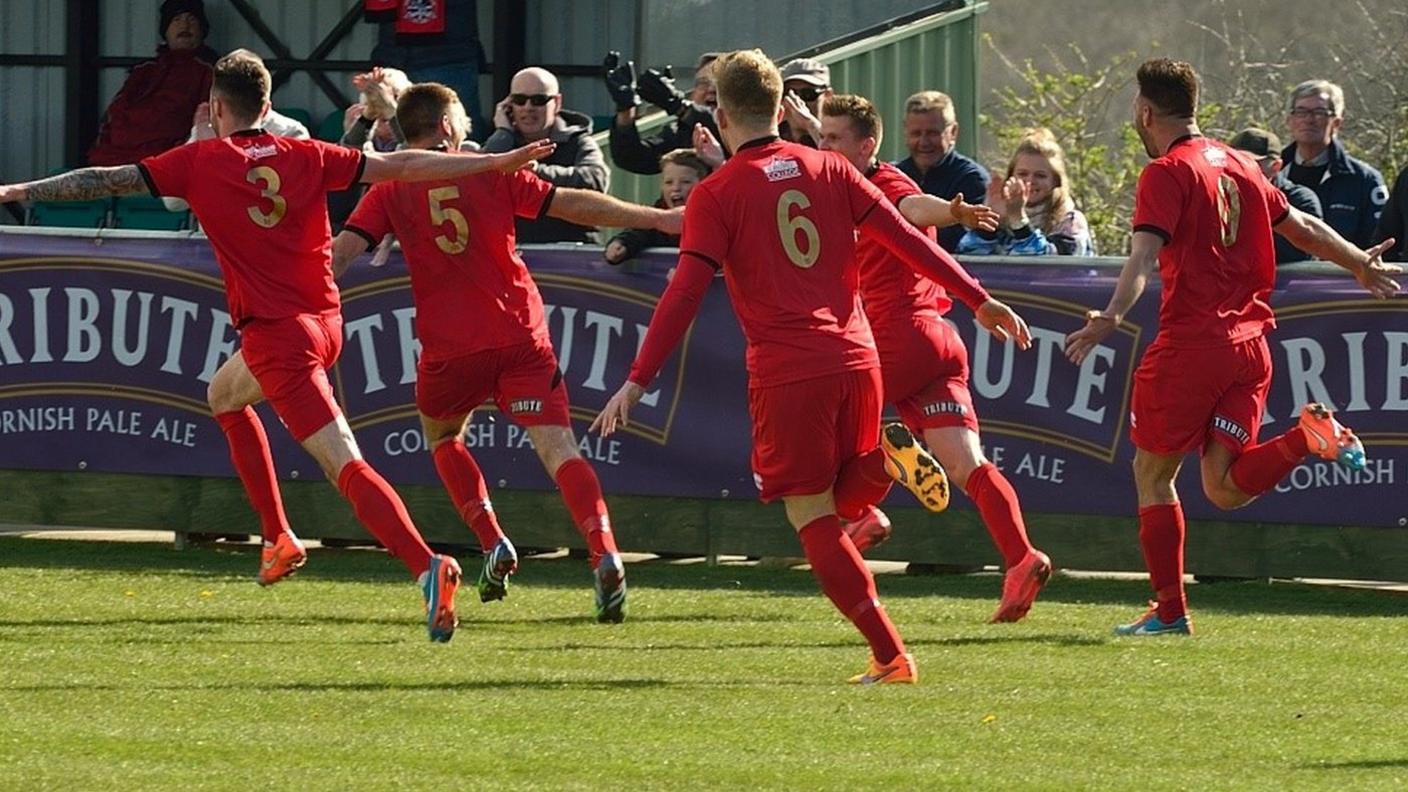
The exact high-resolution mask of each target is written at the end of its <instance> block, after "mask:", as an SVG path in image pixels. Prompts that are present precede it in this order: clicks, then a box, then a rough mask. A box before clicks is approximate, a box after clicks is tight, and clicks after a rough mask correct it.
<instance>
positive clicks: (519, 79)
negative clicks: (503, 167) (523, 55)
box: [484, 66, 611, 244]
mask: <svg viewBox="0 0 1408 792" xmlns="http://www.w3.org/2000/svg"><path fill="white" fill-rule="evenodd" d="M494 127H495V129H494V133H493V134H492V135H490V136H489V139H488V140H486V141H484V151H485V152H487V153H498V152H504V151H510V150H512V149H514V148H517V147H519V146H522V145H523V144H524V143H530V142H532V141H535V140H544V139H546V140H551V141H552V142H553V143H555V144H556V145H557V150H556V151H554V152H553V153H552V154H551V155H550V156H548V157H546V158H544V159H542V160H540V161H539V162H538V163H537V165H536V168H535V171H534V172H535V173H536V174H537V175H538V177H539V178H541V179H543V180H544V181H547V182H551V183H552V184H554V185H556V186H558V187H575V188H577V189H583V190H595V191H597V192H606V190H607V186H608V185H609V184H610V182H611V170H610V169H609V168H608V167H607V165H606V158H605V157H603V156H602V154H601V146H599V145H597V143H596V141H595V140H592V120H591V118H590V117H589V116H587V115H584V114H582V113H578V112H576V111H573V110H564V109H562V94H561V93H560V92H559V91H558V86H557V77H555V76H553V73H552V72H550V71H548V70H547V69H542V68H538V67H536V66H530V67H528V68H526V69H523V70H522V71H520V72H518V73H517V74H515V75H513V80H512V82H510V83H509V95H508V96H507V97H505V98H504V99H503V101H501V102H499V103H498V104H497V105H495V107H494ZM517 231H518V241H519V242H590V243H592V244H599V243H600V242H601V237H600V235H599V234H598V233H597V230H596V229H595V228H592V227H590V226H581V225H576V224H574V223H569V222H567V221H565V220H558V219H556V218H552V217H543V218H540V219H537V220H529V219H525V218H521V217H520V218H518V221H517Z"/></svg>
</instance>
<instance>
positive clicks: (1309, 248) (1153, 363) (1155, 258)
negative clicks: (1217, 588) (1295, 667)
mask: <svg viewBox="0 0 1408 792" xmlns="http://www.w3.org/2000/svg"><path fill="white" fill-rule="evenodd" d="M1138 81H1139V92H1138V94H1137V95H1136V96H1135V98H1134V128H1135V130H1136V131H1137V132H1138V133H1139V138H1140V140H1142V141H1143V142H1144V149H1145V151H1146V152H1148V154H1149V156H1150V157H1152V158H1154V159H1153V162H1150V163H1149V164H1148V166H1146V167H1145V168H1144V172H1143V174H1141V175H1140V177H1139V185H1138V187H1137V189H1136V192H1135V199H1134V238H1133V240H1132V242H1131V245H1130V254H1129V258H1128V259H1127V260H1126V261H1125V264H1124V269H1123V270H1121V271H1120V276H1119V280H1118V282H1117V283H1116V285H1115V292H1114V295H1113V296H1111V298H1110V302H1109V305H1107V306H1106V308H1105V310H1103V311H1090V312H1089V313H1088V314H1087V317H1086V324H1085V326H1084V327H1083V328H1081V329H1080V330H1077V331H1076V332H1074V333H1071V334H1070V335H1069V336H1067V338H1066V354H1067V356H1068V357H1069V358H1070V359H1071V360H1072V361H1073V362H1075V363H1077V364H1079V363H1080V362H1081V361H1082V360H1084V359H1085V357H1086V355H1088V354H1090V352H1091V350H1092V349H1094V348H1095V346H1096V345H1097V344H1099V343H1100V342H1101V341H1103V340H1104V339H1105V338H1106V337H1108V336H1109V335H1110V333H1112V332H1114V331H1115V328H1117V327H1118V326H1119V325H1120V322H1122V321H1123V319H1124V316H1125V315H1126V314H1127V313H1128V312H1129V310H1130V308H1132V307H1133V306H1134V303H1135V302H1136V301H1137V300H1138V299H1139V296H1140V294H1142V293H1143V291H1144V286H1145V284H1146V283H1147V281H1148V279H1149V277H1150V275H1151V274H1152V273H1153V271H1154V268H1155V267H1158V269H1159V277H1160V279H1161V280H1162V282H1163V293H1162V295H1161V297H1160V303H1159V332H1158V335H1157V336H1155V338H1154V341H1153V343H1152V344H1150V345H1149V348H1148V349H1147V350H1145V352H1144V358H1143V360H1141V361H1140V364H1139V368H1138V370H1137V371H1135V374H1134V399H1133V404H1132V409H1131V411H1130V417H1129V426H1130V440H1131V441H1132V442H1133V443H1134V449H1135V451H1134V485H1135V488H1136V489H1137V491H1138V495H1139V543H1140V545H1141V546H1142V548H1143V550H1144V561H1145V563H1146V565H1147V566H1148V569H1149V582H1150V584H1151V585H1152V586H1153V589H1154V596H1155V601H1154V602H1152V603H1150V605H1151V607H1150V609H1149V610H1148V612H1147V613H1145V614H1144V615H1143V616H1141V617H1139V618H1138V619H1136V620H1134V621H1133V622H1131V623H1129V624H1124V625H1121V626H1119V627H1116V628H1115V632H1116V633H1117V634H1119V635H1168V634H1175V635H1189V634H1191V633H1192V632H1193V624H1192V621H1191V620H1190V619H1189V618H1188V611H1187V597H1186V595H1185V593H1184V590H1183V535H1184V523H1183V509H1182V507H1181V506H1180V505H1179V500H1178V493H1177V492H1175V491H1174V486H1173V484H1174V479H1175V478H1176V477H1177V475H1178V469H1179V467H1181V466H1182V464H1183V457H1184V456H1185V455H1187V453H1188V452H1189V451H1192V450H1193V449H1195V448H1196V449H1198V450H1199V451H1200V452H1201V454H1202V479H1203V492H1204V493H1206V494H1207V496H1208V499H1209V500H1210V501H1212V503H1213V505H1215V506H1217V507H1218V508H1220V509H1235V508H1237V507H1239V506H1243V505H1245V504H1247V503H1249V502H1250V501H1251V500H1252V499H1254V498H1256V497H1257V496H1258V495H1261V494H1262V493H1264V492H1266V491H1267V490H1269V489H1271V488H1272V487H1273V486H1275V485H1276V482H1278V481H1280V480H1281V479H1282V478H1283V477H1284V476H1285V475H1286V474H1287V473H1289V472H1290V471H1291V469H1292V468H1293V467H1295V466H1296V465H1297V464H1299V463H1300V461H1301V460H1302V459H1303V458H1304V457H1305V456H1306V455H1307V454H1315V455H1317V456H1319V457H1321V458H1323V459H1330V460H1336V461H1338V462H1339V463H1340V464H1343V465H1346V466H1348V467H1351V468H1355V469H1358V468H1362V467H1363V466H1364V447H1363V446H1362V445H1361V444H1360V442H1359V440H1358V439H1357V438H1356V437H1355V436H1354V433H1353V432H1351V431H1350V430H1349V429H1347V428H1346V427H1344V426H1342V425H1341V424H1340V423H1339V422H1338V421H1336V420H1335V418H1334V416H1333V415H1331V412H1330V410H1329V408H1328V407H1327V406H1326V405H1323V404H1316V403H1311V404H1307V405H1305V407H1304V408H1303V409H1302V410H1301V412H1300V420H1299V423H1298V425H1297V426H1295V427H1293V428H1292V429H1291V430H1290V431H1288V432H1286V433H1285V434H1283V435H1280V436H1278V437H1275V438H1273V439H1271V440H1268V441H1266V442H1264V443H1258V442H1257V432H1258V430H1259V429H1260V427H1261V418H1262V413H1263V411H1264V410H1265V405H1266V392H1267V389H1268V387H1269V386H1270V383H1271V353H1270V350H1269V349H1268V347H1267V343H1266V337H1265V334H1266V332H1267V331H1268V330H1271V329H1272V328H1274V327H1275V326H1276V322H1275V316H1274V315H1273V313H1272V311H1271V306H1270V305H1269V304H1268V303H1267V298H1268V297H1269V296H1270V293H1271V288H1272V286H1273V285H1274V284H1275V280H1276V251H1275V248H1274V246H1273V244H1272V242H1273V240H1272V236H1271V234H1272V230H1273V229H1274V230H1275V231H1276V233H1279V234H1281V235H1282V236H1284V237H1285V238H1286V239H1287V240H1288V241H1290V242H1291V243H1292V244H1293V245H1295V246H1296V247H1298V248H1300V249H1302V250H1304V251H1306V252H1307V253H1310V254H1311V255H1313V256H1315V257H1316V258H1318V259H1323V260H1325V261H1332V262H1334V263H1335V264H1338V265H1339V266H1341V267H1343V268H1345V269H1346V270H1348V271H1349V272H1351V273H1352V274H1353V275H1354V277H1355V279H1357V280H1358V281H1359V283H1360V284H1361V285H1362V286H1363V287H1364V288H1365V289H1366V290H1368V292H1369V293H1370V294H1372V295H1373V296H1374V297H1378V298H1386V297H1390V296H1392V295H1393V294H1394V293H1395V292H1397V291H1398V284H1397V283H1396V282H1394V280H1393V279H1392V278H1391V277H1390V275H1392V274H1394V273H1397V272H1400V270H1399V268H1398V267H1395V266H1392V265H1385V264H1384V263H1383V262H1382V260H1381V258H1380V256H1381V255H1382V253H1383V251H1384V250H1387V249H1388V248H1389V247H1390V246H1392V245H1393V240H1391V239H1389V240H1385V241H1384V242H1383V243H1382V244H1379V245H1376V246H1374V247H1373V248H1371V249H1369V250H1367V251H1366V250H1360V249H1359V248H1357V247H1355V246H1354V245H1352V244H1350V243H1349V242H1347V241H1345V239H1344V238H1343V237H1341V236H1340V235H1339V234H1337V233H1335V232H1334V230H1332V229H1331V228H1330V227H1329V226H1328V225H1326V224H1325V223H1324V222H1323V221H1321V220H1320V219H1318V218H1315V217H1312V216H1310V215H1307V214H1305V213H1303V212H1300V211H1298V210H1296V209H1294V208H1292V207H1291V206H1290V205H1289V204H1287V203H1286V197H1285V194H1284V193H1282V192H1281V191H1280V190H1279V189H1277V188H1276V186H1275V185H1273V184H1271V182H1269V181H1267V180H1266V178H1265V177H1263V176H1262V174H1261V171H1260V169H1259V167H1258V165H1257V163H1256V161H1255V160H1253V159H1251V158H1250V157H1249V156H1248V155H1246V154H1243V153H1242V152H1239V151H1235V150H1233V149H1230V148H1228V147H1227V146H1225V145H1223V144H1222V143H1219V142H1218V141H1216V140H1212V139H1210V138H1205V137H1203V136H1202V134H1201V133H1200V132H1199V131H1198V125H1197V122H1196V121H1195V120H1194V118H1195V116H1196V113H1197V109H1198V75H1197V74H1196V73H1195V72H1194V71H1193V67H1192V66H1190V65H1188V64H1187V63H1183V62H1181V61H1172V60H1168V59H1166V58H1159V59H1155V60H1149V61H1146V62H1145V63H1144V64H1143V65H1142V66H1140V67H1139V72H1138Z"/></svg>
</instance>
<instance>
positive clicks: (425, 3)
mask: <svg viewBox="0 0 1408 792" xmlns="http://www.w3.org/2000/svg"><path fill="white" fill-rule="evenodd" d="M402 13H404V14H405V15H406V19H408V20H410V21H411V22H414V23H416V24H417V25H423V24H425V23H427V22H432V21H434V20H435V3H434V2H432V0H406V5H405V8H404V9H403V10H402Z"/></svg>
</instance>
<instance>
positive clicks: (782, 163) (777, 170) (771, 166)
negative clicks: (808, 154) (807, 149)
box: [763, 157, 802, 182]
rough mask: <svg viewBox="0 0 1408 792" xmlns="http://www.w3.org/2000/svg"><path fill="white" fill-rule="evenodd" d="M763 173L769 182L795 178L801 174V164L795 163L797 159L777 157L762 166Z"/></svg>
mask: <svg viewBox="0 0 1408 792" xmlns="http://www.w3.org/2000/svg"><path fill="white" fill-rule="evenodd" d="M763 174H764V175H765V176H767V177H768V181H770V182H780V181H785V180H787V179H795V178H797V177H799V176H801V175H802V166H800V165H798V164H797V160H794V159H783V158H781V157H778V158H776V159H774V160H773V161H771V162H769V163H768V164H767V165H764V166H763Z"/></svg>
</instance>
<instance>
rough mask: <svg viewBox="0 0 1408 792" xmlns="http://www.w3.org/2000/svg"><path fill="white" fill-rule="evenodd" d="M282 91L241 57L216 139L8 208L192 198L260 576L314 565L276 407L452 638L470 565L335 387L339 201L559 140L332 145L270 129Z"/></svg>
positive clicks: (227, 419)
mask: <svg viewBox="0 0 1408 792" xmlns="http://www.w3.org/2000/svg"><path fill="white" fill-rule="evenodd" d="M269 87H270V77H269V71H268V70H267V69H266V68H265V67H264V63H263V61H261V60H260V59H259V57H258V56H256V55H254V54H253V53H250V52H248V51H246V50H235V51H234V52H231V53H230V54H229V55H226V56H225V57H223V58H221V59H220V60H219V61H218V62H217V63H216V65H215V74H214V82H213V84H212V87H211V90H210V115H211V125H212V126H213V127H214V129H215V133H216V135H217V137H216V138H213V139H210V140H202V141H198V142H194V143H188V144H186V145H184V146H181V147H179V148H175V149H172V150H170V151H168V152H166V153H164V154H160V155H158V156H155V157H148V158H147V159H144V160H142V161H141V162H140V163H137V164H136V165H126V166H121V167H115V168H85V169H82V170H77V171H73V172H70V173H66V174H62V175H59V176H54V177H51V178H48V179H42V180H39V181H35V182H30V183H28V184H20V185H13V186H4V187H0V201H11V200H24V199H30V200H42V201H55V200H57V201H65V200H88V199H92V198H97V197H101V196H106V195H123V194H128V193H138V192H143V191H148V192H150V193H151V194H152V195H156V196H165V195H169V196H173V197H177V198H183V199H185V200H186V201H187V203H189V204H190V206H191V210H192V211H194V212H195V213H196V217H197V218H199V219H200V223H201V227H202V228H204V229H205V232H206V235H207V236H208V237H209V238H210V244H211V246H212V247H213V248H214V249H215V257H216V260H217V261H219V263H220V269H221V272H222V273H223V274H224V276H225V284H226V286H225V291H226V296H227V298H228V300H229V307H230V317H231V320H232V322H233V323H234V325H235V327H236V329H238V330H239V333H240V339H241V345H240V350H239V351H238V352H236V353H235V354H234V355H233V356H232V357H231V358H230V359H229V360H227V361H226V362H225V364H224V365H222V366H221V367H220V369H219V371H217V372H216V374H215V377H214V378H213V379H212V381H211V383H210V388H209V393H208V400H209V403H210V406H211V409H212V410H213V411H214V413H215V419H216V420H217V421H218V422H219V423H220V427H221V428H222V429H223V430H224V433H225V437H226V439H227V440H228V441H229V444H230V456H231V458H232V459H233V461H234V465H235V470H236V471H237V472H238V473H239V476H240V480H241V482H243V484H244V487H245V491H246V493H248V495H249V498H250V502H251V503H252V504H253V506H254V508H255V511H256V512H258V513H259V517H260V522H261V525H262V533H263V537H264V548H263V552H262V554H261V559H260V570H259V578H258V580H259V582H260V583H261V584H263V585H266V586H267V585H271V584H273V583H276V582H278V581H279V580H281V579H282V578H283V577H285V576H287V575H289V574H291V573H292V572H293V571H295V570H296V569H298V568H299V567H300V566H302V565H303V563H304V562H305V561H306V559H307V553H306V551H305V550H304V549H303V546H302V543H301V542H299V540H298V539H297V537H295V536H294V534H293V532H292V531H291V530H290V529H289V526H288V520H287V518H286V517H285V515H284V510H283V503H282V501H281V499H280V497H279V490H278V482H277V480H276V479H275V476H274V464H273V458H272V457H271V455H270V452H269V444H268V439H267V437H266V435H265V434H264V428H263V426H262V425H261V423H260V421H259V418H258V416H257V415H256V414H255V412H254V410H253V409H251V405H253V404H256V403H258V402H260V401H262V400H263V399H265V398H268V399H269V401H270V402H271V403H272V404H273V406H274V412H275V413H276V414H277V415H278V416H279V419H280V420H281V421H283V423H284V424H285V425H286V426H287V427H288V430H289V432H290V433H292V434H293V436H294V438H295V439H297V440H298V441H299V442H300V443H301V444H302V445H303V447H304V448H305V449H306V450H307V451H308V453H309V454H311V455H312V456H313V458H314V459H316V460H317V461H318V465H319V466H320V467H321V468H322V470H323V472H324V473H325V474H326V475H327V477H328V478H329V479H330V480H331V481H333V482H335V483H336V484H337V488H338V490H339V491H340V492H341V493H342V494H343V496H345V497H346V498H347V499H348V500H349V501H351V503H352V508H353V511H354V512H356V514H357V518H358V519H359V520H360V521H361V522H362V524H363V525H365V526H366V527H367V529H368V530H369V531H370V532H371V533H372V535H373V536H375V537H376V538H377V539H378V540H379V541H380V542H381V543H382V544H384V545H385V546H386V547H387V548H388V549H389V550H390V551H391V553H392V554H393V555H395V556H396V557H397V558H399V559H400V560H401V561H402V562H403V563H404V564H405V565H406V566H407V567H408V568H409V569H410V571H411V574H412V575H413V576H414V577H415V578H416V579H417V581H418V582H419V584H420V588H421V592H422V594H423V595H424V597H425V601H426V609H427V615H426V627H427V629H428V631H429V633H430V638H431V640H432V641H440V642H444V641H448V640H450V638H451V637H452V636H453V635H454V630H455V627H456V624H457V621H456V618H455V605H454V595H455V591H456V589H457V588H458V586H459V579H460V569H459V564H458V563H457V562H456V561H455V559H453V558H451V557H449V556H442V555H435V554H432V553H431V551H430V549H429V548H428V547H427V546H426V544H425V541H424V540H423V539H422V538H421V535H420V533H419V532H418V531H417V530H416V528H415V526H414V525H413V524H412V523H411V520H410V517H409V516H408V515H407V513H406V508H405V505H404V504H403V503H402V502H401V499H400V498H399V497H398V496H397V495H396V493H395V492H394V491H393V490H392V489H391V487H390V486H389V485H388V484H387V483H386V481H385V480H384V479H383V478H382V477H381V476H380V475H378V474H377V473H376V471H374V470H372V468H371V467H370V466H369V465H368V464H367V463H366V462H365V461H363V459H362V455H361V452H360V451H359V450H358V448H357V443H356V440H354V439H353V437H352V431H351V429H350V428H349V427H348V425H347V420H346V418H344V417H343V415H342V413H341V411H340V410H339V409H338V406H337V403H336V402H335V401H334V400H333V395H332V388H331V386H330V385H329V383H328V376H327V368H328V367H329V366H331V365H332V364H333V362H334V361H335V360H336V359H337V354H338V352H339V350H340V349H341V347H342V319H341V313H340V311H341V303H340V300H339V297H338V292H337V287H336V286H335V285H334V284H333V278H332V256H331V248H332V234H331V232H330V231H329V228H328V215H327V201H326V193H327V192H329V191H334V190H343V189H346V188H347V187H348V186H350V185H351V184H353V183H355V182H358V181H362V182H381V181H387V180H390V179H402V180H412V181H413V180H424V179H434V178H447V177H455V176H460V175H465V174H468V173H476V172H480V171H485V170H509V171H512V170H516V169H518V168H519V167H521V166H523V165H525V164H527V163H528V162H530V161H532V160H533V159H535V158H538V157H541V156H544V155H545V154H546V153H547V152H548V151H551V146H550V145H537V146H525V147H524V148H522V149H518V150H516V151H512V152H506V153H504V154H502V155H494V156H468V155H450V154H441V153H436V152H425V151H415V152H397V153H393V154H374V153H373V154H365V155H364V154H363V153H362V152H361V151H358V150H356V149H348V148H343V147H340V146H334V145H329V144H326V143H322V142H320V141H316V140H294V139H291V138H276V137H274V136H272V135H270V134H268V133H266V132H264V131H262V130H261V129H260V128H259V127H260V120H261V119H262V118H263V116H264V114H265V113H266V112H267V111H268V110H269Z"/></svg>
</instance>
